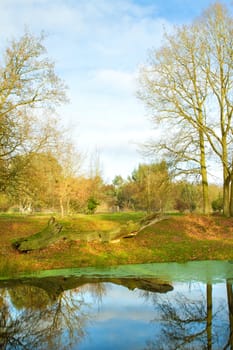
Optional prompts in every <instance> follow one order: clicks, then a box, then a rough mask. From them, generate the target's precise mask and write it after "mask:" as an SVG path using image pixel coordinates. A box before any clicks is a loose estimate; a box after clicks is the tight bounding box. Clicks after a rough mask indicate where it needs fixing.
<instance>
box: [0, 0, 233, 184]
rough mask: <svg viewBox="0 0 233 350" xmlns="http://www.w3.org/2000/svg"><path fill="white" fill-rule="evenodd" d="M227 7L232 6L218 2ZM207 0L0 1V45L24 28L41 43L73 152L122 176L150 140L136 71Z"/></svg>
mask: <svg viewBox="0 0 233 350" xmlns="http://www.w3.org/2000/svg"><path fill="white" fill-rule="evenodd" d="M223 2H224V3H226V4H230V3H231V1H230V0H229V1H223ZM212 3H214V1H211V0H196V1H193V0H167V1H166V0H153V1H152V0H76V1H75V0H0V13H1V20H0V30H1V42H2V44H1V47H2V46H3V43H5V42H6V40H7V39H10V38H11V37H12V36H14V37H20V36H21V35H22V34H23V32H24V28H25V27H27V28H28V29H29V30H30V31H31V32H32V33H33V34H38V33H40V32H41V31H42V30H43V31H45V32H46V33H48V37H47V39H46V42H45V45H46V47H47V50H48V56H49V57H50V58H51V59H53V60H54V61H55V63H56V69H57V72H58V74H59V76H60V77H61V78H62V79H63V80H64V81H65V82H66V84H67V85H68V87H69V91H68V95H69V98H70V104H69V105H65V106H64V107H62V108H61V109H60V110H59V111H58V112H59V115H60V117H61V119H62V121H63V124H64V125H65V126H68V127H70V128H71V137H72V139H73V140H74V142H75V143H76V144H77V148H78V149H79V150H80V151H81V152H83V153H85V154H91V153H95V152H96V151H97V152H98V153H99V158H100V163H101V167H102V171H103V176H104V178H105V179H106V180H108V181H110V180H112V179H113V177H114V175H116V174H121V175H122V176H123V177H127V175H130V174H131V172H132V171H133V169H134V168H135V167H137V165H138V164H139V163H140V162H143V161H145V159H143V158H142V156H141V155H140V153H139V152H138V149H139V146H138V145H139V144H140V143H143V142H144V141H146V140H147V139H148V138H149V137H156V131H154V130H152V124H151V123H150V121H149V120H148V118H147V116H146V112H145V109H144V107H143V105H142V104H141V102H140V101H138V100H137V99H136V97H135V92H136V89H137V74H138V69H139V66H140V65H141V64H143V63H145V62H146V59H147V55H148V50H149V49H151V48H156V47H159V45H161V43H162V36H163V32H164V28H166V30H168V31H172V28H173V26H174V25H180V24H183V23H189V22H190V21H192V20H193V19H194V18H195V17H196V16H199V15H200V14H201V12H202V11H203V10H204V9H205V8H207V7H208V6H209V5H210V4H212Z"/></svg>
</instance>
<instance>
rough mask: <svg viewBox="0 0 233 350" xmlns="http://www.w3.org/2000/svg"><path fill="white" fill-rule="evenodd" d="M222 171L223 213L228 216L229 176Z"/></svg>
mask: <svg viewBox="0 0 233 350" xmlns="http://www.w3.org/2000/svg"><path fill="white" fill-rule="evenodd" d="M223 172H224V175H223V177H224V178H223V215H225V216H230V203H229V199H230V177H229V175H228V174H226V171H225V170H223Z"/></svg>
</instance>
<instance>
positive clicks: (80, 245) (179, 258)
mask: <svg viewBox="0 0 233 350" xmlns="http://www.w3.org/2000/svg"><path fill="white" fill-rule="evenodd" d="M142 217H143V213H115V214H101V215H100V214H98V215H87V216H85V215H76V216H73V217H67V218H63V219H59V218H57V220H58V221H59V222H61V223H62V225H63V227H64V228H63V231H62V237H61V240H59V241H58V242H56V243H54V244H51V245H50V246H49V247H47V248H45V249H42V250H37V251H33V252H29V253H27V254H22V253H19V252H17V251H16V250H15V249H14V248H13V247H12V245H11V242H12V240H13V239H15V238H20V237H25V236H30V235H31V234H33V233H36V232H38V231H40V230H41V229H43V227H44V226H45V225H46V224H47V221H48V219H49V217H48V216H41V215H40V216H19V215H11V216H8V215H0V237H1V245H0V276H7V275H11V276H12V275H14V274H18V273H20V272H34V271H38V270H46V269H55V268H56V269H59V268H70V267H87V266H110V265H122V264H137V263H150V262H172V261H176V262H184V261H190V260H233V218H229V219H227V218H224V217H221V216H200V215H199V216H198V215H183V216H174V215H171V216H169V218H168V219H166V220H164V221H161V222H158V223H156V224H154V225H152V226H149V227H147V228H145V229H144V230H143V231H141V232H140V233H139V234H138V235H137V236H135V237H134V238H131V239H122V240H121V241H120V242H119V243H99V242H94V241H93V242H89V243H88V242H84V241H80V240H79V239H78V236H77V234H78V233H82V232H92V231H102V232H104V231H105V232H107V231H108V230H112V229H114V228H117V227H118V226H119V225H120V224H124V223H126V222H127V221H129V220H132V221H138V220H139V219H141V218H142Z"/></svg>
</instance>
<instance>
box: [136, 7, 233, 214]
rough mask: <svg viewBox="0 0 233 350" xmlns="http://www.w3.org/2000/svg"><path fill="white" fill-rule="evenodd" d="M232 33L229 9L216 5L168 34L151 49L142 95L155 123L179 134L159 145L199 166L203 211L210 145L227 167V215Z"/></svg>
mask: <svg viewBox="0 0 233 350" xmlns="http://www.w3.org/2000/svg"><path fill="white" fill-rule="evenodd" d="M232 33H233V20H232V18H231V15H230V13H229V12H228V10H227V8H226V7H225V6H223V5H221V4H220V3H216V4H214V5H212V6H211V7H210V8H209V9H207V10H206V11H205V12H204V14H203V16H202V17H201V18H199V19H198V20H196V21H194V22H193V23H192V24H191V25H189V26H183V27H181V28H176V29H175V33H174V34H173V35H167V34H166V35H165V38H164V40H165V44H164V46H163V47H162V48H160V49H158V50H154V51H153V52H152V55H151V57H150V62H149V65H147V66H146V67H144V69H143V70H142V73H141V89H140V91H139V97H140V98H141V99H142V100H143V101H144V102H145V103H146V105H147V106H148V107H149V109H150V111H151V112H152V118H153V121H154V122H155V123H156V124H159V123H162V125H166V126H168V127H169V128H170V130H171V133H173V134H175V135H176V137H175V138H174V137H173V138H171V139H170V138H169V137H167V139H166V141H165V142H159V143H158V144H157V145H158V147H157V148H156V149H160V150H161V149H163V151H164V150H166V151H169V154H170V155H171V154H172V155H173V156H175V157H176V159H177V160H178V161H179V164H180V163H181V162H184V161H186V164H189V165H191V167H192V163H193V164H197V165H198V169H199V173H200V175H201V179H202V188H203V212H204V213H208V211H209V195H208V179H207V151H208V150H209V149H211V151H212V153H213V154H214V155H215V156H217V157H218V158H219V159H220V162H221V166H222V168H223V196H224V214H225V215H230V214H231V215H233V199H232V198H233V188H232V186H231V184H232V180H233V171H232V165H233V161H232V113H233V99H232V84H233V83H232V82H233V61H232V57H233V35H232ZM171 140H172V141H171ZM195 170H196V169H195Z"/></svg>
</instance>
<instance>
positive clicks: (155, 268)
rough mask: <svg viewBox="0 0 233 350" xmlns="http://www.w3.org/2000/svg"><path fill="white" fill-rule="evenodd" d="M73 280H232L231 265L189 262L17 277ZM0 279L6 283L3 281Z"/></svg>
mask: <svg viewBox="0 0 233 350" xmlns="http://www.w3.org/2000/svg"><path fill="white" fill-rule="evenodd" d="M54 276H64V277H69V276H76V277H92V278H98V277H99V278H100V277H101V278H103V277H109V278H114V277H115V278H120V277H145V278H159V279H162V280H166V281H172V282H179V281H180V282H187V281H201V282H204V283H218V282H222V281H224V280H226V279H228V280H229V279H233V261H216V260H211V261H210V260H208V261H191V262H186V263H174V262H172V263H151V264H135V265H133V264H132V265H118V266H110V267H103V268H102V267H86V268H71V269H54V270H45V271H39V272H35V273H30V274H20V275H18V276H17V278H19V277H20V278H23V277H39V278H43V277H54ZM14 278H16V276H14ZM0 279H7V278H5V277H2V278H0Z"/></svg>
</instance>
